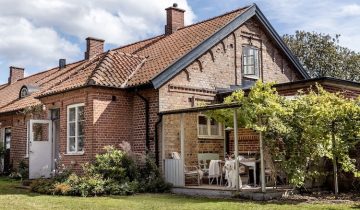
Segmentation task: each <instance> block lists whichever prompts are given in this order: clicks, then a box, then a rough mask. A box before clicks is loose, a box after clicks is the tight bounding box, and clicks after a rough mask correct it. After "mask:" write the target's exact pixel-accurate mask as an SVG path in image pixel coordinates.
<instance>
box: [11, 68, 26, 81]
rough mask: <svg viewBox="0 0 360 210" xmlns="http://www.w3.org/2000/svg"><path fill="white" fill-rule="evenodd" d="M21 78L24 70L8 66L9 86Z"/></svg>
mask: <svg viewBox="0 0 360 210" xmlns="http://www.w3.org/2000/svg"><path fill="white" fill-rule="evenodd" d="M22 78H24V68H19V67H15V66H10V76H9V80H8V83H9V85H10V84H13V83H15V82H16V81H18V80H19V79H22Z"/></svg>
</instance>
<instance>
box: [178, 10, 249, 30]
mask: <svg viewBox="0 0 360 210" xmlns="http://www.w3.org/2000/svg"><path fill="white" fill-rule="evenodd" d="M251 6H252V5H248V6H244V7H240V8H237V9H234V10H231V11H229V12H226V13H223V14H221V15H217V16H215V17H211V18H208V19H205V20H202V21H199V22H196V23H193V24H190V25H186V26H184V27H181V28H179V29H178V30H177V31H180V30H182V29H185V28H189V27H192V26H195V25H198V24H201V23H204V22H207V21H211V20H214V19H217V18H220V17H224V16H226V15H230V14H232V13H235V12H238V11H240V10H244V9H247V8H249V7H251Z"/></svg>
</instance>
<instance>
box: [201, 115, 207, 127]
mask: <svg viewBox="0 0 360 210" xmlns="http://www.w3.org/2000/svg"><path fill="white" fill-rule="evenodd" d="M199 124H200V125H207V118H206V117H205V116H199Z"/></svg>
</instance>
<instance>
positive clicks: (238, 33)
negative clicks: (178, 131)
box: [159, 19, 302, 111]
mask: <svg viewBox="0 0 360 210" xmlns="http://www.w3.org/2000/svg"><path fill="white" fill-rule="evenodd" d="M249 36H253V37H254V38H253V39H251V44H252V45H253V46H256V47H257V48H258V49H260V50H261V52H262V53H261V55H262V64H263V78H262V77H260V79H263V80H264V81H265V82H270V81H276V82H278V83H285V82H290V81H296V80H299V79H301V78H302V77H301V76H300V75H299V73H297V72H296V71H294V67H293V66H292V64H291V63H290V62H289V61H288V59H287V58H286V57H285V56H284V55H283V54H282V53H281V51H280V50H279V49H277V48H276V46H275V45H274V43H273V42H272V41H271V40H270V39H269V38H268V37H267V34H266V33H265V32H264V30H263V29H262V28H261V27H260V25H259V24H258V23H257V21H256V20H254V19H251V20H249V21H248V22H246V23H245V24H244V25H242V26H241V27H240V28H238V29H237V30H235V31H234V33H233V34H231V35H229V36H228V37H226V38H225V39H223V40H222V41H221V42H219V43H218V44H216V45H215V46H213V47H212V48H211V49H210V50H209V51H208V52H207V53H205V54H204V55H202V56H200V57H199V58H198V59H197V60H196V61H195V62H193V63H192V64H190V65H189V66H188V67H187V68H186V69H184V71H182V72H180V73H179V74H178V75H177V76H175V77H174V78H173V79H172V80H170V81H169V82H167V83H166V84H165V85H164V86H162V87H161V88H160V89H159V95H160V96H159V97H160V98H159V100H160V111H166V110H172V109H181V108H189V107H192V106H193V105H194V104H195V105H197V104H202V103H211V102H213V101H214V97H215V93H214V91H215V90H217V88H230V86H231V85H241V84H242V46H243V45H249V44H250V39H249ZM192 100H195V103H194V102H193V101H192Z"/></svg>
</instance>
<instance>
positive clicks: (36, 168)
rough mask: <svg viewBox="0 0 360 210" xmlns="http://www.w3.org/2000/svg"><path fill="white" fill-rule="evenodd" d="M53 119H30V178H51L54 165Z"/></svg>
mask: <svg viewBox="0 0 360 210" xmlns="http://www.w3.org/2000/svg"><path fill="white" fill-rule="evenodd" d="M51 124H52V123H51V120H30V133H29V134H30V136H29V137H30V138H29V140H30V141H29V178H30V179H37V178H49V177H50V174H51V166H52V158H51V157H52V128H51Z"/></svg>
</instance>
